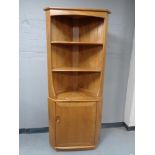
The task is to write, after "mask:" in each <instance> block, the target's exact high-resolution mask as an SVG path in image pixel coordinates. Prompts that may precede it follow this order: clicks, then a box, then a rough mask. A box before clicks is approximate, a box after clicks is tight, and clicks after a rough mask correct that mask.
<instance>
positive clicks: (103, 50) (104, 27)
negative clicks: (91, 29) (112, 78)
mask: <svg viewBox="0 0 155 155" xmlns="http://www.w3.org/2000/svg"><path fill="white" fill-rule="evenodd" d="M102 29H103V31H102V32H103V33H101V35H102V36H100V37H103V49H102V51H101V57H102V61H101V64H100V66H101V68H102V72H101V76H100V87H99V91H98V96H102V93H103V82H104V69H105V56H106V44H107V29H108V14H106V16H105V18H104V23H103V25H102Z"/></svg>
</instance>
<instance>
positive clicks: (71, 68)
mask: <svg viewBox="0 0 155 155" xmlns="http://www.w3.org/2000/svg"><path fill="white" fill-rule="evenodd" d="M52 71H53V72H101V70H100V69H93V68H79V67H61V68H54V69H52Z"/></svg>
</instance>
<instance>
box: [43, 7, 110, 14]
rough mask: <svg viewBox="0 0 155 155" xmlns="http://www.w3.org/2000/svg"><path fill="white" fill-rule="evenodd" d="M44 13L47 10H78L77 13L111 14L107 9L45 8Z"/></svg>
mask: <svg viewBox="0 0 155 155" xmlns="http://www.w3.org/2000/svg"><path fill="white" fill-rule="evenodd" d="M44 10H45V11H47V10H74V11H75V10H78V11H95V12H107V13H111V11H110V10H108V9H94V8H63V7H46V8H44Z"/></svg>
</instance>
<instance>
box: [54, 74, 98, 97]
mask: <svg viewBox="0 0 155 155" xmlns="http://www.w3.org/2000/svg"><path fill="white" fill-rule="evenodd" d="M52 74H53V86H54V90H55V94H56V97H59V95H60V97H61V94H60V93H62V92H74V93H73V96H74V95H76V93H75V91H78V94H77V95H79V93H80V94H81V93H84V94H83V95H86V96H88V95H91V96H92V97H95V96H96V97H97V93H98V87H99V84H100V75H101V74H100V73H99V72H53V73H52ZM64 95H65V94H64Z"/></svg>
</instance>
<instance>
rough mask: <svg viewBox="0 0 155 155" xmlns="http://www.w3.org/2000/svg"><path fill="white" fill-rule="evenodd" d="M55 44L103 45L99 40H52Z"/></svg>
mask: <svg viewBox="0 0 155 155" xmlns="http://www.w3.org/2000/svg"><path fill="white" fill-rule="evenodd" d="M51 44H53V45H103V44H102V43H97V42H75V41H52V42H51Z"/></svg>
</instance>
